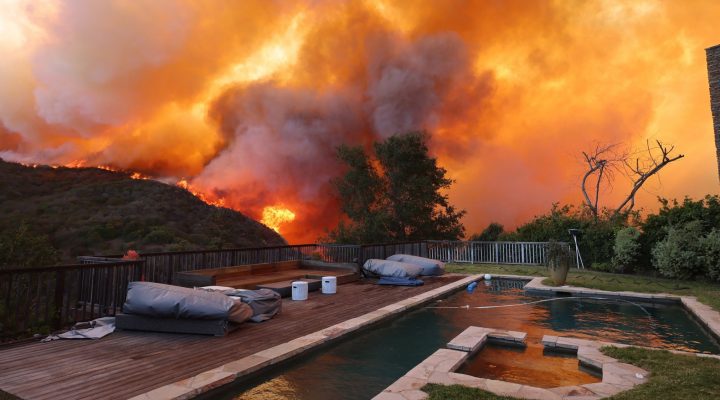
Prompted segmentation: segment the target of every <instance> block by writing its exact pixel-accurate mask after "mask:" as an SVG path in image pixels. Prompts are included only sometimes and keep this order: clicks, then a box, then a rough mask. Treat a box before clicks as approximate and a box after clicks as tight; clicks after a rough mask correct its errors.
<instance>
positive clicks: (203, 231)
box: [0, 159, 286, 266]
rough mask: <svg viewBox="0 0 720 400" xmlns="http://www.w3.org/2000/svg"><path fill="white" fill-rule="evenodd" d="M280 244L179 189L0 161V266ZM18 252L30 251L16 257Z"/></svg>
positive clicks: (255, 225)
mask: <svg viewBox="0 0 720 400" xmlns="http://www.w3.org/2000/svg"><path fill="white" fill-rule="evenodd" d="M282 244H286V242H285V240H284V239H283V238H282V237H281V236H280V235H278V234H277V233H276V232H275V231H273V230H272V229H270V228H268V227H266V226H265V225H263V224H261V223H259V222H257V221H255V220H253V219H250V218H248V217H246V216H245V215H243V214H241V213H239V212H236V211H233V210H230V209H227V208H218V207H214V206H211V205H208V204H205V203H204V202H203V201H201V200H200V199H198V198H197V197H195V196H194V195H192V194H191V193H190V192H188V191H187V190H185V189H182V188H179V187H175V186H171V185H167V184H164V183H161V182H157V181H152V180H138V179H131V178H130V176H129V174H127V173H124V172H112V171H105V170H102V169H98V168H64V167H58V168H54V167H48V166H37V167H26V166H23V165H20V164H16V163H9V162H5V161H3V160H2V159H0V253H2V255H0V266H2V265H3V264H5V265H6V266H7V265H9V264H13V265H15V266H24V265H27V266H31V265H32V263H30V262H23V261H22V260H23V259H24V260H27V259H32V258H33V257H39V254H40V253H43V254H44V253H49V254H50V257H49V258H48V256H47V255H45V256H43V257H44V258H43V257H41V258H42V260H38V261H37V262H46V261H45V260H48V259H53V258H54V259H55V260H56V261H73V260H74V259H75V257H76V256H78V255H103V254H121V253H124V252H125V251H127V250H128V249H134V250H138V251H140V252H150V251H176V250H192V249H200V248H203V249H208V248H230V247H255V246H272V245H282ZM33 248H35V249H33ZM53 248H54V249H53ZM24 249H33V250H31V251H30V252H29V253H31V254H23V252H24V251H25V250H24ZM25 253H28V252H27V251H25ZM3 258H4V260H3ZM13 259H14V260H13Z"/></svg>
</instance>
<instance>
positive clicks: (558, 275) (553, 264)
mask: <svg viewBox="0 0 720 400" xmlns="http://www.w3.org/2000/svg"><path fill="white" fill-rule="evenodd" d="M548 269H549V270H550V278H551V279H552V280H553V283H554V284H555V285H557V286H562V285H564V284H565V281H567V275H568V271H569V270H570V263H568V262H566V261H565V260H562V261H555V260H553V261H550V262H549V263H548Z"/></svg>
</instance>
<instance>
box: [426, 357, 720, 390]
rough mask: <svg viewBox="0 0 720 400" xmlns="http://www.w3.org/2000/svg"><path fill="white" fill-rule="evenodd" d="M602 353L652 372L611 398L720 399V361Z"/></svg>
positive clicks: (455, 386)
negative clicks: (640, 381) (634, 385)
mask: <svg viewBox="0 0 720 400" xmlns="http://www.w3.org/2000/svg"><path fill="white" fill-rule="evenodd" d="M602 352H603V353H605V354H606V355H608V356H610V357H613V358H616V359H618V360H620V361H622V362H626V363H628V364H633V365H636V366H638V367H640V368H643V369H645V370H648V371H650V377H649V379H648V382H647V383H645V384H643V385H639V386H636V387H634V388H633V389H631V390H628V391H625V392H622V393H619V394H617V395H615V396H612V397H609V399H613V400H656V399H693V400H705V399H707V400H711V399H720V360H718V359H715V358H707V357H695V356H689V355H679V354H673V353H670V352H669V351H666V350H648V349H640V348H637V347H628V348H624V349H619V348H616V347H604V348H603V349H602ZM422 390H423V391H425V392H427V393H428V394H429V395H430V399H431V400H443V399H487V400H505V399H513V397H503V396H497V395H495V394H493V393H490V392H486V391H484V390H480V389H475V388H469V387H464V386H460V385H453V386H442V385H426V386H425V387H423V388H422Z"/></svg>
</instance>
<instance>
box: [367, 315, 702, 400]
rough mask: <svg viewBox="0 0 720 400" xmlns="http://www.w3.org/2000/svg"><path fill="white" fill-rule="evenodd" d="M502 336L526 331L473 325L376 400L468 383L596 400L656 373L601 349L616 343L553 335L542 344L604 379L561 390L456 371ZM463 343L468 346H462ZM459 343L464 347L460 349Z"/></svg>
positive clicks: (532, 395) (533, 395) (411, 397)
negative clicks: (572, 356) (568, 355)
mask: <svg viewBox="0 0 720 400" xmlns="http://www.w3.org/2000/svg"><path fill="white" fill-rule="evenodd" d="M498 337H499V338H508V337H509V338H513V339H514V340H515V341H518V342H520V343H522V342H524V338H525V334H524V333H523V332H513V331H506V330H502V329H489V328H483V327H477V326H471V327H469V328H467V329H466V330H465V331H463V332H462V333H461V334H460V335H458V336H457V337H455V339H453V340H452V341H451V342H450V343H448V345H447V346H448V347H450V349H439V350H437V351H436V352H435V353H433V354H432V355H430V356H429V357H428V358H426V359H425V360H424V361H423V362H421V363H420V364H418V365H417V366H416V367H415V368H413V369H411V370H410V371H409V372H408V373H406V374H405V375H404V376H403V377H401V378H400V379H398V380H397V381H395V382H394V383H393V384H391V385H390V386H388V387H387V388H386V389H385V390H383V391H382V392H381V393H380V394H378V395H377V396H375V397H374V398H373V400H416V399H417V400H419V399H426V398H427V397H428V394H427V393H425V392H423V391H422V390H421V388H422V387H423V386H425V385H427V384H429V383H435V384H440V385H462V386H467V387H473V388H478V389H482V390H486V391H489V392H492V393H495V394H497V395H499V396H514V397H519V398H524V399H538V400H563V399H568V400H570V399H574V400H581V399H582V400H591V399H601V398H604V397H607V396H612V395H615V394H617V393H620V392H623V391H625V390H628V389H632V388H633V387H634V386H635V385H639V384H642V383H645V382H647V377H648V376H649V375H650V373H649V372H648V371H646V370H644V369H642V368H639V367H636V366H634V365H630V364H626V363H623V362H620V361H618V360H616V359H614V358H612V357H608V356H606V355H604V354H602V353H601V352H600V350H599V349H600V347H602V346H607V345H610V346H615V345H616V344H615V343H605V342H595V341H591V340H578V339H572V338H565V337H556V336H547V335H546V336H545V337H543V341H542V343H543V345H544V346H546V347H551V348H555V349H563V350H565V351H574V352H576V354H577V357H578V359H579V360H580V361H581V362H583V363H586V364H589V365H591V366H593V367H595V368H598V369H600V370H601V371H602V382H599V383H587V384H582V385H571V386H560V387H555V388H539V387H535V386H531V385H523V384H519V383H512V382H506V381H501V380H494V379H485V378H478V377H475V376H470V375H465V374H459V373H456V372H454V371H455V370H457V368H458V367H459V366H460V365H461V364H462V363H463V362H465V360H467V359H468V358H469V357H471V356H472V355H473V354H474V353H475V352H476V351H479V350H481V349H482V346H483V345H484V344H485V343H486V342H487V341H492V340H494V339H495V338H498ZM521 338H522V339H521ZM546 339H547V340H546ZM546 342H547V343H546ZM458 343H461V344H462V345H461V346H458ZM617 345H618V347H626V346H625V345H619V344H617ZM458 347H459V349H455V348H458ZM473 349H474V350H473ZM690 354H693V353H690Z"/></svg>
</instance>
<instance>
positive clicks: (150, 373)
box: [0, 275, 460, 399]
mask: <svg viewBox="0 0 720 400" xmlns="http://www.w3.org/2000/svg"><path fill="white" fill-rule="evenodd" d="M459 278H460V276H457V275H456V276H452V275H446V276H443V277H438V278H427V279H425V278H423V280H424V281H425V285H424V286H420V287H389V286H377V285H372V284H370V283H368V282H364V281H358V282H354V283H348V284H345V285H341V286H339V287H338V293H337V294H335V295H323V294H321V293H319V292H316V293H311V294H310V297H309V299H308V300H307V301H302V302H293V301H291V300H289V299H285V300H284V301H283V310H282V314H280V315H278V316H277V317H275V318H274V319H272V320H270V321H266V322H263V323H260V324H253V323H246V324H243V326H242V327H241V328H240V329H238V330H236V331H234V332H232V333H231V334H229V335H228V336H226V337H223V338H216V337H208V336H197V335H182V334H167V333H146V332H130V331H118V332H115V333H113V334H111V335H109V336H107V337H105V338H103V339H100V340H95V341H92V340H58V341H53V342H49V343H37V342H35V343H29V344H22V345H15V346H11V347H4V348H3V347H0V390H3V391H5V392H8V393H11V394H14V395H16V396H19V397H21V398H23V399H126V398H129V397H132V396H135V395H138V394H141V393H144V392H147V391H149V390H152V389H154V388H157V387H160V386H163V385H166V384H169V383H173V382H176V381H178V380H181V379H185V378H188V377H191V376H194V375H196V374H198V373H200V372H203V371H206V370H209V369H212V368H215V367H218V366H220V365H222V364H225V363H228V362H230V361H233V360H237V359H239V358H242V357H245V356H247V355H250V354H253V353H256V352H258V351H262V350H264V349H267V348H269V347H272V346H275V345H278V344H280V343H284V342H287V341H289V340H292V339H294V338H296V337H299V336H303V335H306V334H309V333H312V332H315V331H317V330H320V329H324V328H327V327H329V326H331V325H334V324H337V323H339V322H342V321H345V320H347V319H350V318H355V317H358V316H360V315H363V314H365V313H368V312H370V311H374V310H376V309H378V308H381V307H384V306H386V305H389V304H392V303H395V302H397V301H400V300H403V299H406V298H408V297H411V296H414V295H416V294H419V293H422V292H426V291H429V290H432V289H435V288H437V287H439V286H442V285H445V284H447V283H450V282H453V281H455V280H457V279H459ZM0 395H1V394H0Z"/></svg>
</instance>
